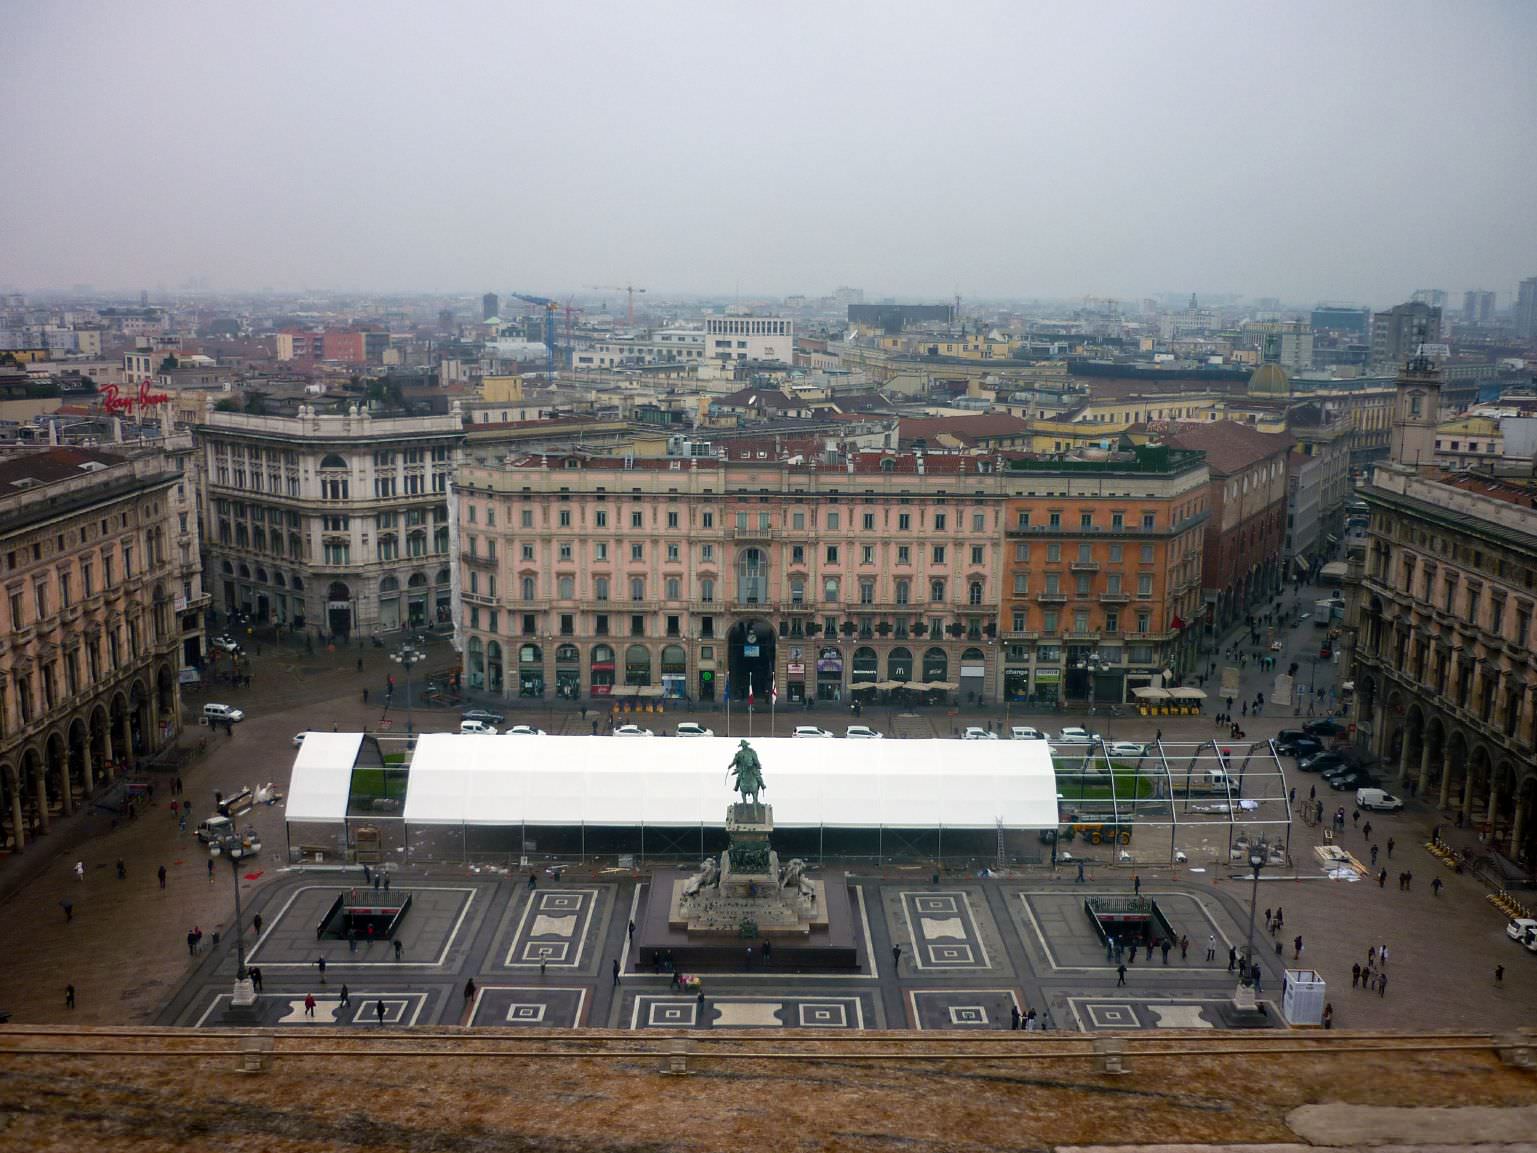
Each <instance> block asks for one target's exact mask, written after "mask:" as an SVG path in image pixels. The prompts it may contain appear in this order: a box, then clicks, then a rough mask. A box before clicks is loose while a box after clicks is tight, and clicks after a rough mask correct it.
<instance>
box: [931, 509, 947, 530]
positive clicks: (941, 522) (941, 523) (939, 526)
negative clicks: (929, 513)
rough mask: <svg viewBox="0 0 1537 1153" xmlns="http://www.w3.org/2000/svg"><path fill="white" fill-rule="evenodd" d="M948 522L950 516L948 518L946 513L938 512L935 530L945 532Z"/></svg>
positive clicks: (935, 517) (935, 519)
mask: <svg viewBox="0 0 1537 1153" xmlns="http://www.w3.org/2000/svg"><path fill="white" fill-rule="evenodd" d="M947 523H948V518H946V516H945V514H944V513H942V512H936V513H935V514H934V531H935V532H944V531H945V526H946V524H947Z"/></svg>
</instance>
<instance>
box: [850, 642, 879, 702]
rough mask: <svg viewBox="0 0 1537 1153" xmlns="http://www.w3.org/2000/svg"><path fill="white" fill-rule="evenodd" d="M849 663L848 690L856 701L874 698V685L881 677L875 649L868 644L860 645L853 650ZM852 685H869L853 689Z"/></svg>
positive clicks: (866, 700) (867, 700)
mask: <svg viewBox="0 0 1537 1153" xmlns="http://www.w3.org/2000/svg"><path fill="white" fill-rule="evenodd" d="M850 663H851V666H852V670H851V672H850V673H849V684H850V686H851V689H850V691H851V692H852V693H853V694H854V699H855V700H857V701H864V702H869V701H871V700H873V699H874V698H875V689H874V687H873V686H874V685H875V684H876V682H878V681H879V680H880V679H881V666H880V659H879V658H878V657H877V656H876V655H875V650H874V649H872V648H871V647H870V646H869V645H861V646H860V647H859V648H857V649H855V650H854V659H853V661H852V662H850ZM853 685H870V686H872V687H870V688H867V689H854V688H852V686H853Z"/></svg>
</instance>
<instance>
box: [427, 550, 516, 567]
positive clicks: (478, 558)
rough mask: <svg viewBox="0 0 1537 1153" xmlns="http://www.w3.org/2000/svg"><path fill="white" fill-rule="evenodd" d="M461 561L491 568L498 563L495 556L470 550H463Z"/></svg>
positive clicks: (460, 556) (460, 554) (460, 555)
mask: <svg viewBox="0 0 1537 1153" xmlns="http://www.w3.org/2000/svg"><path fill="white" fill-rule="evenodd" d="M416 559H420V558H416ZM459 559H460V560H462V561H463V562H464V563H465V564H478V565H487V566H490V567H495V565H496V563H497V562H496V556H495V554H492V555H490V556H487V555H486V554H484V553H478V552H470V551H468V550H461V551H460V553H459Z"/></svg>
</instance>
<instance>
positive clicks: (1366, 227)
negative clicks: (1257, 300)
mask: <svg viewBox="0 0 1537 1153" xmlns="http://www.w3.org/2000/svg"><path fill="white" fill-rule="evenodd" d="M1388 11H1389V10H1388V9H1386V8H1384V7H1376V6H1361V7H1357V8H1351V9H1347V10H1344V11H1341V10H1338V9H1334V8H1325V7H1323V6H1316V5H1294V6H1289V7H1287V8H1285V9H1283V10H1277V11H1265V12H1260V11H1245V12H1241V13H1239V12H1235V11H1233V10H1231V9H1227V8H1223V7H1217V6H1207V5H1186V6H1182V7H1181V8H1179V9H1178V10H1176V11H1175V12H1173V13H1172V14H1169V13H1160V14H1158V15H1157V16H1156V17H1155V16H1154V15H1153V14H1152V13H1150V12H1143V11H1140V10H1136V9H1132V8H1124V7H1119V6H1114V5H1111V6H1104V7H1100V8H1096V9H1093V10H1090V11H1080V10H1069V9H1054V8H1046V9H1040V10H1032V11H1030V12H1029V13H1021V12H1019V11H1018V10H1016V9H1013V8H1011V7H1007V6H996V5H986V4H975V5H967V6H963V7H962V8H960V9H958V10H957V11H956V12H954V13H953V15H952V17H951V19H949V20H948V21H947V22H946V23H945V24H943V25H942V26H936V25H935V24H934V23H933V22H932V21H928V20H925V19H923V13H922V10H920V9H918V8H916V7H910V6H905V5H894V6H885V7H882V8H881V9H880V10H879V12H876V11H874V10H864V9H835V10H831V11H821V10H816V11H813V10H812V9H810V8H794V7H792V8H790V9H775V10H774V11H773V12H772V13H769V12H759V11H756V10H750V9H747V8H744V7H735V8H730V7H728V8H726V9H724V10H717V9H709V10H706V9H702V8H695V7H692V6H684V5H666V6H643V7H640V8H619V7H606V8H603V9H602V11H601V14H600V15H599V17H598V19H591V18H589V19H588V20H587V21H586V22H583V21H582V20H580V19H579V18H577V19H573V18H572V17H571V16H570V14H568V13H560V12H556V11H550V10H537V9H530V10H527V11H518V12H516V13H515V14H509V13H508V12H506V11H505V10H503V9H500V8H495V7H487V8H480V9H476V8H458V9H454V10H452V11H450V12H448V13H447V14H444V13H441V12H438V11H436V10H434V11H416V10H411V9H407V8H404V7H393V8H392V7H383V8H368V9H366V10H365V9H363V8H360V7H354V6H347V5H342V6H337V7H333V8H329V9H325V10H318V11H314V10H309V9H304V8H300V7H288V8H285V7H283V6H276V7H271V8H264V9H262V10H260V11H259V12H258V11H255V10H252V11H246V10H241V9H219V8H214V9H211V10H200V16H202V17H203V19H202V20H200V22H199V23H198V24H197V25H195V26H192V27H185V28H183V27H177V32H176V36H175V39H174V42H175V50H174V52H168V50H167V48H166V44H167V41H166V39H165V34H166V28H167V27H168V21H170V20H171V16H172V14H173V10H172V9H169V8H166V9H164V10H163V15H164V16H165V19H160V18H157V16H156V8H155V7H154V6H153V5H152V6H149V7H147V8H144V7H138V8H134V9H119V8H113V7H108V6H105V5H99V4H89V3H87V4H78V5H57V6H49V7H47V8H38V9H31V10H28V9H13V10H11V11H10V12H9V13H8V14H7V15H6V16H4V17H3V18H0V26H3V27H4V28H5V30H6V33H7V39H8V40H9V41H10V42H11V43H12V44H13V45H14V46H15V47H16V48H17V52H16V58H15V63H14V65H13V67H12V69H11V70H10V71H9V72H8V74H7V75H6V76H5V77H3V78H0V93H3V94H4V96H5V98H6V100H7V102H8V104H9V105H10V106H11V107H14V108H23V109H30V110H31V111H32V115H29V116H26V117H23V118H19V123H17V124H15V125H14V126H13V128H12V133H13V140H14V143H15V146H16V150H17V155H19V156H23V157H25V158H26V163H25V165H24V166H23V168H22V171H21V173H20V176H19V178H18V179H16V180H13V181H12V182H9V183H8V185H7V188H6V190H5V191H4V192H0V208H3V210H4V211H5V214H6V217H7V218H8V219H9V220H11V221H13V222H15V223H16V224H17V225H18V227H16V228H15V229H14V234H13V235H12V236H11V237H10V238H9V242H8V260H7V267H6V271H5V273H4V274H3V275H4V281H5V287H7V288H13V289H24V290H38V289H60V288H64V287H66V286H69V285H73V284H79V283H90V284H96V285H103V286H109V287H110V288H112V289H114V290H124V291H127V290H133V289H136V288H138V287H141V286H158V285H183V284H187V283H196V282H201V283H204V284H206V285H207V286H208V287H209V288H211V289H213V290H220V291H237V290H251V289H259V288H270V289H273V290H274V291H278V292H291V291H294V290H298V289H305V288H308V289H312V290H317V291H320V290H327V289H333V290H345V287H346V286H349V285H351V286H360V287H361V288H363V289H366V290H369V291H374V292H380V293H393V292H402V291H414V292H423V293H435V292H443V291H449V290H457V291H470V290H471V289H472V288H473V286H475V285H477V284H479V285H484V286H487V287H502V286H508V285H519V286H522V287H524V288H525V289H527V290H530V291H542V292H562V293H563V294H564V292H565V291H568V290H572V289H579V288H581V287H585V286H586V285H585V284H580V285H573V284H572V281H573V280H574V279H576V278H578V277H580V279H581V280H582V281H583V282H586V281H590V282H592V283H594V284H596V283H605V284H625V283H632V282H633V283H636V284H638V285H639V284H644V285H647V286H648V287H650V288H651V290H652V291H653V292H658V293H669V292H671V293H682V292H695V293H699V294H701V295H716V296H725V297H729V296H732V295H734V294H736V293H738V292H740V293H742V294H743V295H744V296H747V297H764V296H769V297H771V296H775V295H782V294H785V293H790V292H796V291H816V290H817V286H825V287H823V288H822V289H821V290H822V291H826V290H827V289H830V287H831V286H833V285H838V284H858V285H864V286H866V288H867V289H868V290H869V291H870V292H872V293H873V294H876V295H880V296H886V295H890V296H896V297H902V298H938V299H948V298H949V297H950V296H951V295H954V294H959V295H961V296H962V297H963V298H973V299H975V298H988V299H998V298H1029V297H1035V298H1043V299H1072V298H1076V297H1080V296H1083V295H1097V296H1115V297H1119V298H1121V299H1123V300H1135V299H1140V298H1141V297H1143V296H1149V295H1160V294H1163V293H1166V292H1184V291H1196V292H1198V293H1210V294H1222V293H1236V294H1241V295H1245V296H1249V297H1256V296H1276V297H1279V298H1281V299H1283V300H1290V301H1297V302H1309V301H1319V300H1351V301H1361V302H1364V303H1370V304H1371V305H1373V306H1376V307H1381V306H1384V305H1387V304H1390V303H1393V302H1396V301H1399V300H1403V299H1406V298H1407V297H1408V295H1409V293H1410V292H1411V291H1413V289H1415V288H1418V287H1422V286H1424V285H1427V284H1430V285H1444V286H1445V287H1446V289H1448V290H1449V291H1451V292H1453V293H1458V292H1461V291H1464V290H1467V289H1486V290H1491V291H1494V292H1496V293H1498V294H1500V305H1501V306H1502V307H1503V306H1504V305H1505V304H1506V302H1507V301H1508V299H1509V298H1510V297H1511V296H1513V294H1514V290H1515V286H1516V284H1517V283H1518V282H1519V281H1520V280H1521V279H1522V278H1523V277H1526V276H1529V275H1531V270H1532V268H1533V267H1534V266H1537V249H1534V248H1533V246H1532V245H1530V244H1529V243H1526V244H1523V243H1521V242H1520V241H1519V240H1518V241H1517V242H1515V243H1512V242H1511V239H1510V238H1511V237H1513V236H1515V237H1519V236H1520V235H1521V230H1520V228H1519V221H1520V219H1521V217H1520V212H1521V209H1522V207H1523V206H1524V192H1525V190H1526V189H1527V188H1529V187H1530V184H1531V179H1532V176H1533V174H1534V173H1537V133H1534V132H1533V129H1532V125H1531V121H1530V118H1529V117H1522V116H1521V115H1519V109H1520V108H1523V107H1532V106H1537V91H1534V89H1537V81H1534V79H1533V78H1532V76H1531V75H1530V73H1529V72H1528V71H1524V70H1523V69H1522V68H1521V67H1520V64H1521V60H1520V48H1521V45H1523V44H1526V43H1530V42H1531V41H1532V38H1533V33H1534V32H1537V14H1534V13H1533V11H1532V10H1531V9H1530V8H1529V7H1526V6H1521V5H1510V4H1478V5H1471V6H1466V7H1462V8H1457V9H1445V8H1441V7H1434V6H1430V5H1410V6H1399V7H1395V8H1393V9H1392V10H1391V11H1392V13H1393V19H1392V20H1388V19H1385V18H1384V14H1385V13H1386V12H1388ZM590 13H591V10H584V13H583V15H589V14H590ZM365 15H366V16H367V17H368V19H364V18H363V17H364V16H365ZM1326 20H1327V23H1325V21H1326ZM172 23H174V21H172ZM1325 33H1327V34H1326V35H1325ZM128 60H132V61H137V62H139V63H138V65H136V66H135V67H134V68H132V69H125V68H124V67H123V63H124V61H128ZM65 61H67V62H68V64H69V67H67V68H66V67H64V66H63V64H64V62H65ZM60 124H68V125H70V126H71V130H70V131H69V132H62V131H60V130H59V125H60ZM1473 172H1476V173H1477V176H1478V179H1477V180H1476V181H1471V180H1469V179H1467V174H1469V173H1473ZM1507 220H1508V221H1510V222H1511V224H1510V226H1509V227H1502V222H1504V221H1507ZM576 269H580V270H583V271H582V272H580V273H577V272H574V271H573V270H576ZM562 286H564V288H563V287H562Z"/></svg>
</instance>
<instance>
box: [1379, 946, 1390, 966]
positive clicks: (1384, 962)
mask: <svg viewBox="0 0 1537 1153" xmlns="http://www.w3.org/2000/svg"><path fill="white" fill-rule="evenodd" d="M1377 961H1378V963H1379V964H1380V965H1381V966H1382V967H1383V968H1384V969H1386V968H1387V967H1388V947H1387V946H1386V945H1384V946H1382V948H1380V949H1378V950H1377Z"/></svg>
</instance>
